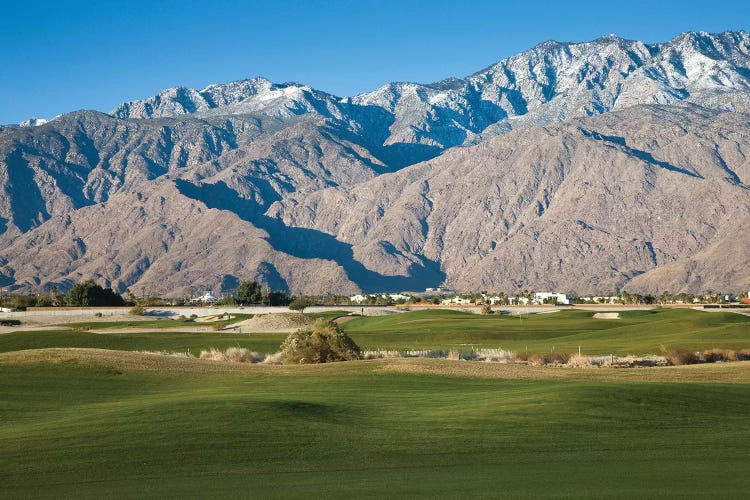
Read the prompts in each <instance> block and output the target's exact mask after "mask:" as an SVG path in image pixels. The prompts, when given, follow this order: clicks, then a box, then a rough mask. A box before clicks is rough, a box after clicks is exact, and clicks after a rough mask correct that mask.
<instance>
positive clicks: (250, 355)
mask: <svg viewBox="0 0 750 500" xmlns="http://www.w3.org/2000/svg"><path fill="white" fill-rule="evenodd" d="M200 359H210V360H212V361H231V362H234V363H260V362H261V361H263V360H264V356H263V355H262V354H258V353H257V352H253V351H250V350H249V349H245V348H244V347H230V348H229V349H227V350H226V351H222V350H221V349H215V348H211V349H209V350H208V351H201V355H200Z"/></svg>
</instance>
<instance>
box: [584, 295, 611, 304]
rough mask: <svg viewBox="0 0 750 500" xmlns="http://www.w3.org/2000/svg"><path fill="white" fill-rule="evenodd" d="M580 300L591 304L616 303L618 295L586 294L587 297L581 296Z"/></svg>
mask: <svg viewBox="0 0 750 500" xmlns="http://www.w3.org/2000/svg"><path fill="white" fill-rule="evenodd" d="M581 300H583V301H584V302H586V303H588V302H591V303H592V304H616V303H617V301H618V300H620V297H619V296H617V295H610V296H593V295H591V296H588V297H581Z"/></svg>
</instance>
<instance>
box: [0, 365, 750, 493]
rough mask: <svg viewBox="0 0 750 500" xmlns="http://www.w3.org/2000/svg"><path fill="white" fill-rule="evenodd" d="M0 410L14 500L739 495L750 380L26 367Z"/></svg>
mask: <svg viewBox="0 0 750 500" xmlns="http://www.w3.org/2000/svg"><path fill="white" fill-rule="evenodd" d="M468 365H471V366H472V368H471V369H472V370H479V372H476V373H469V372H461V370H464V368H462V367H466V366H468ZM456 367H459V368H456ZM423 369H424V370H428V371H430V372H431V374H427V371H423ZM455 370H458V371H457V372H456V371H455ZM449 373H454V375H448V374H449ZM688 380H701V382H692V383H688V382H687V381H688ZM0 394H1V395H2V396H0V449H2V450H3V452H2V453H0V467H1V468H2V470H3V481H2V482H0V497H4V498H20V497H24V498H25V497H37V498H38V497H56V498H59V497H73V496H75V497H78V498H102V497H116V498H122V497H143V496H148V497H171V498H192V497H203V498H205V497H243V498H246V497H264V498H265V497H276V498H302V497H304V498H310V496H315V497H325V498H338V497H347V498H351V497H377V498H382V497H384V496H387V497H390V498H397V497H415V496H419V497H430V498H435V497H440V498H451V497H459V496H460V497H477V496H485V497H490V496H491V497H498V496H502V497H511V498H514V497H515V498H528V497H529V496H535V497H558V498H559V497H585V496H596V497H605V496H606V497H621V498H632V497H643V496H649V497H657V496H659V497H672V498H687V497H698V496H708V495H710V496H713V497H715V496H722V497H738V496H742V495H744V494H745V488H744V483H743V482H742V480H741V479H740V478H742V477H743V476H744V474H745V472H746V471H747V468H748V464H749V459H748V453H747V449H746V443H747V441H748V439H750V426H749V425H748V423H747V415H748V414H750V397H748V396H750V364H748V363H732V364H726V365H723V366H721V365H713V366H705V365H704V366H690V367H675V368H660V369H637V370H635V369H634V370H612V369H597V370H566V369H550V368H534V367H519V366H513V367H509V366H502V365H487V364H480V363H462V362H449V361H442V362H440V361H426V360H394V361H390V360H384V361H373V362H355V363H338V364H334V365H327V366H326V365H323V366H307V367H258V366H249V365H235V364H227V363H212V362H205V361H199V360H195V359H180V358H173V357H165V356H154V355H143V354H137V353H123V352H112V351H75V350H63V351H27V352H23V353H8V354H2V355H0Z"/></svg>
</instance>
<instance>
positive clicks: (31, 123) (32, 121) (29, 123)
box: [18, 118, 49, 127]
mask: <svg viewBox="0 0 750 500" xmlns="http://www.w3.org/2000/svg"><path fill="white" fill-rule="evenodd" d="M47 122H49V120H47V119H46V118H29V119H28V120H24V121H22V122H21V123H19V124H18V126H19V127H38V126H39V125H44V124H45V123H47Z"/></svg>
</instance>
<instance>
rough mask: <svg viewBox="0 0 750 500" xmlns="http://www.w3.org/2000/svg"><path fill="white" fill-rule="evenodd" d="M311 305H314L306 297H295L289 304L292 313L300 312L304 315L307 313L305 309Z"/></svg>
mask: <svg viewBox="0 0 750 500" xmlns="http://www.w3.org/2000/svg"><path fill="white" fill-rule="evenodd" d="M311 305H313V302H312V300H311V299H308V298H306V297H295V298H294V299H292V301H291V302H290V303H289V309H291V310H292V311H299V312H301V313H303V312H305V309H306V308H308V307H310V306H311Z"/></svg>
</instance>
